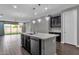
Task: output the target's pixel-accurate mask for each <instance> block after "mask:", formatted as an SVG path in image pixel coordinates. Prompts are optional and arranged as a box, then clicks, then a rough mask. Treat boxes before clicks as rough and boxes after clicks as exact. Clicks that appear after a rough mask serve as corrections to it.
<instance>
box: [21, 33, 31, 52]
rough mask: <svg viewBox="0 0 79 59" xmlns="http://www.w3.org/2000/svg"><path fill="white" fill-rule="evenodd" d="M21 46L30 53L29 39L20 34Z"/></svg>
mask: <svg viewBox="0 0 79 59" xmlns="http://www.w3.org/2000/svg"><path fill="white" fill-rule="evenodd" d="M21 45H22V47H24V48H25V49H26V50H27V51H28V52H29V53H30V50H31V49H30V37H29V36H26V35H23V34H21Z"/></svg>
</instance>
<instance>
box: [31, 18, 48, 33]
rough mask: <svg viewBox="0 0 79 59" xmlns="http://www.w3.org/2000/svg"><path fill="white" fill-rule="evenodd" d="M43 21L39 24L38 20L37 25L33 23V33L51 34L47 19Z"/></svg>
mask: <svg viewBox="0 0 79 59" xmlns="http://www.w3.org/2000/svg"><path fill="white" fill-rule="evenodd" d="M41 19H42V21H41V22H40V23H39V22H38V21H37V20H35V21H36V23H35V24H33V23H32V31H33V32H39V33H48V32H49V21H46V19H45V17H42V18H41Z"/></svg>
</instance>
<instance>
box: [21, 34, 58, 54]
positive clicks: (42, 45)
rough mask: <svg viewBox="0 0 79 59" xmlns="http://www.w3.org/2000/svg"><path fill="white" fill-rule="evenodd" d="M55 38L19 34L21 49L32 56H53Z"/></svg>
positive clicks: (44, 35) (53, 36)
mask: <svg viewBox="0 0 79 59" xmlns="http://www.w3.org/2000/svg"><path fill="white" fill-rule="evenodd" d="M57 36H58V35H55V34H46V33H21V43H22V47H24V48H25V49H26V50H27V51H28V52H29V53H30V54H32V55H55V54H56V37H57Z"/></svg>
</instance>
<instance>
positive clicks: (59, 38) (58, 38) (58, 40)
mask: <svg viewBox="0 0 79 59" xmlns="http://www.w3.org/2000/svg"><path fill="white" fill-rule="evenodd" d="M49 34H58V35H59V36H58V37H56V41H57V42H61V33H58V32H49Z"/></svg>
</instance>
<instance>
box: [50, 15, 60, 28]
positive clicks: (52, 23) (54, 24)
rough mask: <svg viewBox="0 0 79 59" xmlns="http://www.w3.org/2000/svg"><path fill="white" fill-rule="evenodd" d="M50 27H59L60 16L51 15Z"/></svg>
mask: <svg viewBox="0 0 79 59" xmlns="http://www.w3.org/2000/svg"><path fill="white" fill-rule="evenodd" d="M50 27H51V28H53V27H61V16H54V17H53V16H51V18H50Z"/></svg>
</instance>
